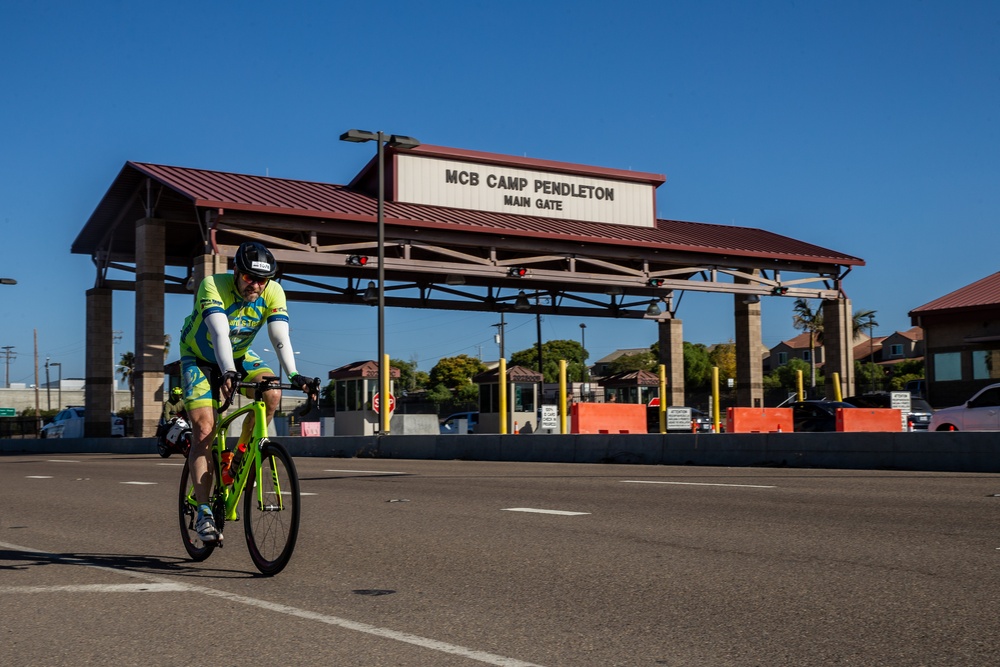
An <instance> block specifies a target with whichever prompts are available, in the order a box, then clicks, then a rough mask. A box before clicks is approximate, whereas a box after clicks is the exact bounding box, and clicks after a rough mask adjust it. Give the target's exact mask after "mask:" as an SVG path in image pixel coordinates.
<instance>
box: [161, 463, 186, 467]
mask: <svg viewBox="0 0 1000 667" xmlns="http://www.w3.org/2000/svg"><path fill="white" fill-rule="evenodd" d="M156 465H158V466H183V465H184V464H183V463H157V464H156Z"/></svg>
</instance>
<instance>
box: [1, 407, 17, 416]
mask: <svg viewBox="0 0 1000 667" xmlns="http://www.w3.org/2000/svg"><path fill="white" fill-rule="evenodd" d="M16 416H17V410H16V409H14V408H0V417H16Z"/></svg>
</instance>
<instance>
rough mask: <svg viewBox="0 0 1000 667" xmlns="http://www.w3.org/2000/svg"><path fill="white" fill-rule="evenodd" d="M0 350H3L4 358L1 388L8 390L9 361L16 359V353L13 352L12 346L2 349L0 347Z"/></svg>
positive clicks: (5, 346)
mask: <svg viewBox="0 0 1000 667" xmlns="http://www.w3.org/2000/svg"><path fill="white" fill-rule="evenodd" d="M0 350H3V355H4V357H6V359H5V362H4V377H3V386H5V387H7V388H8V389H10V360H11V359H17V352H14V351H13V350H14V346H13V345H4V346H3V347H0Z"/></svg>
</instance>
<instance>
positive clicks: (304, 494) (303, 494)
mask: <svg viewBox="0 0 1000 667" xmlns="http://www.w3.org/2000/svg"><path fill="white" fill-rule="evenodd" d="M299 495H300V496H315V495H317V494H315V493H306V492H305V491H300V492H299Z"/></svg>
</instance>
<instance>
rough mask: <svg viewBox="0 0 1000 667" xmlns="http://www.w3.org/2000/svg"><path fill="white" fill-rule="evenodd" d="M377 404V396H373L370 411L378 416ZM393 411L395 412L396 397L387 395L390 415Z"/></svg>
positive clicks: (378, 402)
mask: <svg viewBox="0 0 1000 667" xmlns="http://www.w3.org/2000/svg"><path fill="white" fill-rule="evenodd" d="M379 404H380V401H379V395H378V394H375V395H374V396H372V410H374V411H375V414H378V411H379ZM395 410H396V397H395V396H394V395H393V394H389V412H390V413H392V412H394V411H395Z"/></svg>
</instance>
